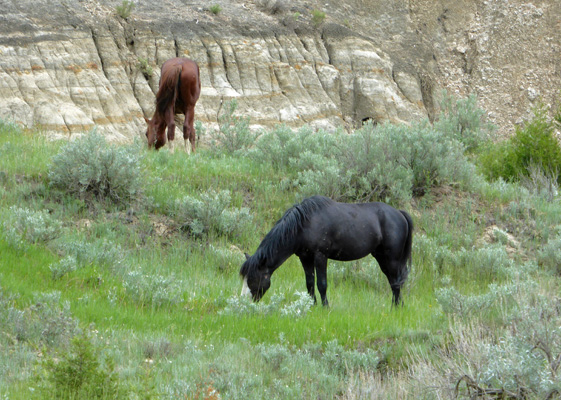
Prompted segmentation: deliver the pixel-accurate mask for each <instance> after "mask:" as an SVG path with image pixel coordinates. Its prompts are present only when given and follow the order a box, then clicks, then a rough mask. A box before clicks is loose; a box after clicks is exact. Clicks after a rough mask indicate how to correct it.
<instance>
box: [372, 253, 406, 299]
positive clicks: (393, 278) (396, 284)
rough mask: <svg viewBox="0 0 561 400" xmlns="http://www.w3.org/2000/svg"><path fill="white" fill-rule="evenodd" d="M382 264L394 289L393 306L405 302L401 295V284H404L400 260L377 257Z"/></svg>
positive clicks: (381, 266)
mask: <svg viewBox="0 0 561 400" xmlns="http://www.w3.org/2000/svg"><path fill="white" fill-rule="evenodd" d="M375 258H376V260H377V261H378V264H379V265H380V269H381V270H382V272H383V273H384V275H386V278H388V282H389V284H390V287H391V289H392V306H398V305H400V304H403V302H402V300H401V296H400V292H401V286H402V285H403V281H404V279H403V268H404V267H405V266H403V265H402V263H401V262H400V261H396V260H394V259H388V258H382V257H375Z"/></svg>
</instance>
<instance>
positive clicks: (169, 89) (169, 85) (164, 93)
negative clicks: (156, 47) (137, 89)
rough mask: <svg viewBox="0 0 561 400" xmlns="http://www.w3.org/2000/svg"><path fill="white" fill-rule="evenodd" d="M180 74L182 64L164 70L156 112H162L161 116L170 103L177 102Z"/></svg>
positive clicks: (157, 95) (157, 96)
mask: <svg viewBox="0 0 561 400" xmlns="http://www.w3.org/2000/svg"><path fill="white" fill-rule="evenodd" d="M180 74H181V65H178V66H176V67H174V68H172V69H170V70H167V71H162V77H161V78H160V88H159V89H158V93H157V94H156V113H158V114H160V117H162V118H163V116H164V113H165V111H166V110H167V109H168V107H169V105H170V104H173V103H175V100H176V99H177V93H178V90H177V87H178V85H179V75H180ZM172 102H173V103H172Z"/></svg>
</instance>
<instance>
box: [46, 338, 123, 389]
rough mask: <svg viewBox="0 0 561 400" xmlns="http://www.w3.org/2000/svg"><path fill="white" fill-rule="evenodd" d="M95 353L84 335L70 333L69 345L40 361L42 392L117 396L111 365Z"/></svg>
mask: <svg viewBox="0 0 561 400" xmlns="http://www.w3.org/2000/svg"><path fill="white" fill-rule="evenodd" d="M99 353H100V352H99V350H98V349H96V348H95V347H94V345H93V344H92V343H91V342H90V340H89V338H88V337H87V336H85V335H82V336H76V337H74V338H73V339H72V342H71V346H70V348H69V349H67V350H66V351H63V352H62V353H61V354H60V355H58V356H57V357H56V358H54V357H49V358H47V359H46V360H45V361H44V362H43V369H44V371H45V375H44V376H40V377H39V379H40V383H41V389H42V392H43V393H44V394H45V395H46V396H47V398H55V399H76V400H78V399H110V398H117V395H118V392H119V380H118V379H117V373H116V372H115V370H114V365H113V363H112V362H111V361H106V362H105V363H102V362H100V360H99V358H100V354H99Z"/></svg>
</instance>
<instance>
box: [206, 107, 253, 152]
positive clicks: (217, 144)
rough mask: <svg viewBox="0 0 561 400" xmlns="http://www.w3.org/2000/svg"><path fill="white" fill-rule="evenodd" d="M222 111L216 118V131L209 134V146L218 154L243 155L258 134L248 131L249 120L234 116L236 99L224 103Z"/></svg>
mask: <svg viewBox="0 0 561 400" xmlns="http://www.w3.org/2000/svg"><path fill="white" fill-rule="evenodd" d="M223 106H224V110H223V111H222V113H221V114H220V115H219V116H218V126H219V129H218V131H211V132H210V145H211V148H213V149H214V151H216V152H218V153H225V154H234V153H237V152H240V151H243V152H244V153H245V152H246V151H247V149H249V148H250V147H251V146H253V145H254V143H255V141H256V140H257V138H258V137H259V135H260V133H258V132H252V131H251V130H250V129H249V118H248V117H239V116H236V115H234V113H235V112H236V109H237V108H238V102H237V100H236V99H234V100H231V101H228V102H226V103H224V105H223Z"/></svg>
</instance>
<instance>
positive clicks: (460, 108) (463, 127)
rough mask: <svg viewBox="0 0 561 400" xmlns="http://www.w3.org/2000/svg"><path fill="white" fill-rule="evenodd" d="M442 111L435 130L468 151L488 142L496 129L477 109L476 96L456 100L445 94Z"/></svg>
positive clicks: (482, 112) (480, 110) (483, 113)
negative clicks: (460, 144)
mask: <svg viewBox="0 0 561 400" xmlns="http://www.w3.org/2000/svg"><path fill="white" fill-rule="evenodd" d="M440 110H441V111H440V116H439V118H438V120H437V121H436V122H435V123H434V127H435V129H436V130H437V131H439V132H442V133H443V134H444V135H445V136H447V137H449V138H453V139H455V140H457V141H458V142H460V143H462V144H463V145H464V146H465V149H466V150H467V151H472V150H474V149H476V148H478V147H479V146H480V145H481V144H483V143H485V142H487V141H488V140H489V135H490V133H491V132H492V131H493V130H494V129H495V128H494V127H493V126H492V125H491V124H490V123H487V122H486V121H485V112H484V111H483V110H482V109H480V108H477V98H476V97H475V95H470V96H469V97H467V98H465V99H455V98H454V97H452V96H450V95H448V94H447V93H444V95H443V98H442V101H441V103H440Z"/></svg>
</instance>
